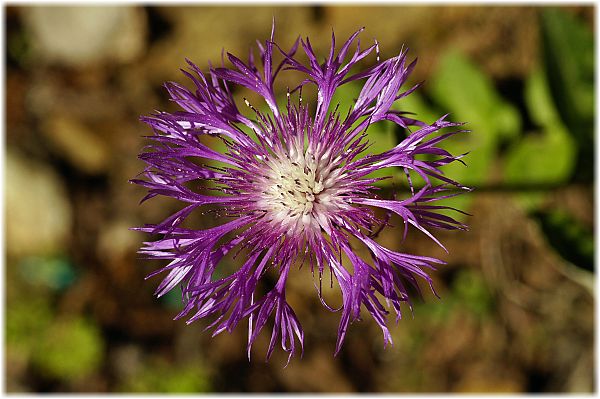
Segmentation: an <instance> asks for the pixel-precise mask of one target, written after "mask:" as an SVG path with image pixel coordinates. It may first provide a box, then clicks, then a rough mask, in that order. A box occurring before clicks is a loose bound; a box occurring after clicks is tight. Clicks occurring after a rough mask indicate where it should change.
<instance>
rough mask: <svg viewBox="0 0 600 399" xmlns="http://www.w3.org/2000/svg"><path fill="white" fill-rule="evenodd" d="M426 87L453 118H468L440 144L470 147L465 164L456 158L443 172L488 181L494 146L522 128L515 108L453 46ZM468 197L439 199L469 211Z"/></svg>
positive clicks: (455, 150) (474, 182) (455, 149)
mask: <svg viewBox="0 0 600 399" xmlns="http://www.w3.org/2000/svg"><path fill="white" fill-rule="evenodd" d="M429 88H430V91H431V95H432V97H433V100H434V101H435V102H436V103H439V104H440V105H441V106H442V108H443V109H445V110H448V111H450V112H451V119H452V120H455V121H458V122H467V124H466V126H465V128H467V129H470V130H471V133H468V134H460V135H457V136H455V137H453V138H451V139H449V140H447V142H445V143H444V144H443V146H444V148H445V149H446V150H448V151H449V152H450V153H452V154H454V155H460V154H464V153H467V152H468V155H467V156H465V158H464V161H465V163H466V164H467V165H468V167H465V166H464V165H462V164H460V163H458V162H455V163H452V164H449V165H447V166H445V167H444V173H445V174H446V175H447V176H449V177H450V178H452V179H454V180H456V181H460V182H461V183H462V184H465V185H468V186H478V185H481V184H484V183H486V182H487V180H488V177H489V174H490V170H491V166H492V164H493V162H494V160H495V159H496V156H497V151H498V145H499V144H500V142H501V141H504V140H509V139H511V138H513V137H515V136H516V135H517V134H518V132H519V130H520V128H521V119H520V116H519V114H518V112H517V110H516V109H515V107H513V106H512V105H511V104H509V103H507V102H506V101H504V100H503V99H502V98H501V97H500V96H499V95H498V93H497V92H496V90H495V88H494V86H493V82H492V80H491V79H490V78H489V77H488V76H486V75H485V74H484V73H483V72H482V71H481V70H480V69H479V68H478V67H477V66H476V65H475V64H473V63H472V62H471V61H469V60H468V59H467V57H465V56H464V55H463V54H461V53H460V52H458V51H456V50H450V51H449V52H447V53H446V54H445V55H443V56H442V58H441V60H440V64H439V66H438V69H437V70H436V72H435V73H434V75H433V77H432V79H431V83H430V85H429ZM471 201H472V196H470V195H460V196H458V197H454V198H450V199H447V200H443V201H440V203H441V204H444V205H448V206H452V207H456V208H458V209H462V210H467V211H468V207H469V205H470V202H471ZM457 218H458V219H459V220H462V219H464V216H458V217H457Z"/></svg>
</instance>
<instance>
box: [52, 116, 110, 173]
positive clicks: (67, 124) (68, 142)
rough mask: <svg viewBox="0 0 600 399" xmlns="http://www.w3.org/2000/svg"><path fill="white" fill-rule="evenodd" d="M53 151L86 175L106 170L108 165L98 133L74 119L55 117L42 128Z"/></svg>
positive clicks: (104, 145)
mask: <svg viewBox="0 0 600 399" xmlns="http://www.w3.org/2000/svg"><path fill="white" fill-rule="evenodd" d="M42 130H43V132H44V133H45V134H46V136H47V137H48V139H49V141H50V143H51V144H52V145H53V146H54V147H55V149H56V150H57V151H58V152H59V153H60V154H61V155H62V156H63V157H64V158H66V159H67V160H69V161H70V162H71V163H72V164H73V165H74V166H76V167H78V168H79V169H81V170H83V171H85V172H87V173H92V174H94V173H99V172H102V171H104V170H106V169H107V168H108V167H109V163H110V152H109V148H108V146H107V145H106V143H105V141H104V140H102V139H101V138H100V134H99V132H95V131H92V130H90V129H89V128H88V127H87V126H85V125H84V124H82V123H81V122H79V121H78V120H76V119H71V118H69V117H65V116H55V117H51V118H49V119H47V121H46V122H45V123H44V124H43V126H42Z"/></svg>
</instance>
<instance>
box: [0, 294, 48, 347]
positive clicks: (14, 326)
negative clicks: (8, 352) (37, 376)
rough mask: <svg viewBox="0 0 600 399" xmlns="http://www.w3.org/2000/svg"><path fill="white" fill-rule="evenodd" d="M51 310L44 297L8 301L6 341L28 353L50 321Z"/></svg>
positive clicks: (10, 345) (9, 344)
mask: <svg viewBox="0 0 600 399" xmlns="http://www.w3.org/2000/svg"><path fill="white" fill-rule="evenodd" d="M52 318H53V315H52V310H51V309H50V306H49V304H48V302H47V301H46V299H45V298H39V297H33V298H30V299H27V300H18V301H13V303H9V306H7V308H6V343H7V345H8V346H9V347H11V348H13V349H16V350H19V351H21V352H23V353H26V354H29V352H31V351H32V350H33V349H32V347H33V346H34V344H35V343H36V342H37V341H39V339H40V338H41V337H42V336H43V335H44V333H45V331H46V330H47V329H48V326H49V325H50V323H51V322H52Z"/></svg>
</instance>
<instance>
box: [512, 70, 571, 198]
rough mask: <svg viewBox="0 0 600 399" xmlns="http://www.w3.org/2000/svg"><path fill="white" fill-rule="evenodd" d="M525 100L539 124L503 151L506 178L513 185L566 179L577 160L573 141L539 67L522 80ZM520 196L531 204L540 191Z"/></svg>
mask: <svg viewBox="0 0 600 399" xmlns="http://www.w3.org/2000/svg"><path fill="white" fill-rule="evenodd" d="M525 102H526V105H527V108H528V109H529V112H530V114H531V118H532V120H533V121H534V122H535V123H537V124H539V125H540V126H541V127H542V129H543V130H542V131H541V132H533V133H531V134H529V135H526V136H524V137H523V138H522V139H521V140H519V141H518V142H516V143H515V144H514V145H513V146H512V147H511V148H510V149H509V151H508V153H507V154H506V159H505V165H504V178H505V182H506V183H508V184H514V185H528V184H529V185H544V184H558V183H562V182H565V181H567V180H568V179H569V177H570V176H571V175H572V173H573V170H574V167H575V162H576V145H575V142H574V140H573V138H572V137H571V136H570V135H569V132H568V131H567V130H566V129H565V127H564V125H563V124H562V122H561V121H560V119H559V118H558V113H557V112H556V109H555V107H554V104H553V102H552V99H551V97H550V91H549V90H548V83H547V79H546V76H545V74H544V73H543V71H542V70H536V71H534V72H533V73H532V74H531V75H530V76H529V78H528V79H527V82H526V84H525ZM518 197H519V199H520V200H521V202H522V204H523V205H524V206H526V207H527V208H530V209H531V208H534V207H536V206H538V205H539V203H540V202H541V201H542V199H543V194H542V193H522V194H519V196H518Z"/></svg>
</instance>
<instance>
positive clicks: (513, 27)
mask: <svg viewBox="0 0 600 399" xmlns="http://www.w3.org/2000/svg"><path fill="white" fill-rule="evenodd" d="M273 16H275V19H276V22H277V26H278V29H277V32H276V39H277V41H278V43H279V44H280V45H282V47H284V48H286V47H289V46H290V45H291V44H292V43H293V40H294V39H295V38H296V37H297V36H298V35H302V36H310V38H311V42H312V43H313V46H314V47H315V48H316V50H317V51H318V52H320V54H323V55H325V54H326V53H325V52H326V51H327V50H328V48H329V40H330V33H331V29H332V28H334V29H335V32H336V35H337V37H338V39H339V40H343V39H345V38H346V37H348V35H349V34H351V33H352V32H354V31H355V30H356V29H357V28H359V27H361V26H365V27H366V28H367V29H366V32H364V33H363V34H362V35H361V38H362V42H363V44H364V45H365V46H366V45H368V44H369V43H371V40H372V38H377V39H378V40H379V42H380V48H381V54H382V57H391V56H394V55H396V54H397V53H398V52H399V50H400V48H401V46H402V45H403V44H404V45H406V46H408V47H409V48H410V49H411V51H410V54H411V55H412V57H416V56H418V57H419V62H418V64H417V67H416V69H415V71H414V73H413V76H412V80H411V81H412V82H417V81H421V80H425V84H424V86H423V88H422V89H421V90H420V91H419V92H418V93H415V94H412V95H411V96H409V98H407V99H405V100H402V102H401V103H399V104H398V105H397V106H398V107H400V108H402V109H405V110H411V111H415V112H417V113H418V114H419V116H420V117H421V118H422V119H424V120H425V121H427V122H431V121H433V120H434V118H437V117H439V116H440V115H442V114H444V113H446V112H450V113H451V118H452V119H454V120H457V121H468V122H469V124H468V127H469V128H470V129H471V130H472V131H473V133H471V134H468V135H463V136H461V137H457V138H456V139H454V140H453V141H451V142H449V143H448V144H447V146H448V148H449V149H450V150H451V151H452V152H455V153H459V152H464V151H470V154H469V155H468V156H467V157H466V158H465V161H466V163H467V164H468V167H466V168H465V167H464V166H460V165H459V166H457V167H453V168H447V169H446V170H447V174H448V175H449V176H450V177H452V178H454V179H456V180H458V181H460V182H462V183H464V184H467V185H471V186H474V187H476V190H475V191H474V193H472V194H470V195H466V196H463V197H461V198H457V199H455V200H453V205H456V206H459V207H460V208H462V209H464V210H466V211H467V212H469V213H471V214H472V215H474V216H472V217H468V218H465V219H463V220H466V221H467V223H469V225H470V227H471V230H470V232H468V233H463V232H458V233H441V234H438V238H440V239H441V241H442V242H443V243H444V244H446V246H447V247H448V250H449V251H450V253H449V254H446V253H445V252H443V251H442V250H441V249H440V248H439V247H437V246H436V245H435V244H434V243H433V242H432V241H431V240H429V239H427V238H426V237H425V236H424V235H422V234H418V233H417V234H415V233H414V232H412V233H413V234H409V238H408V239H407V240H406V241H405V242H404V243H401V242H400V240H401V234H400V233H399V232H400V231H401V230H400V228H397V229H389V230H386V231H385V233H384V234H383V235H382V236H381V237H380V240H379V241H380V242H381V243H383V244H385V245H388V246H389V247H392V248H395V249H399V250H402V251H405V252H409V253H416V254H422V255H430V256H435V257H439V258H441V259H444V260H447V261H448V265H447V266H444V267H442V268H440V270H438V271H437V272H434V273H433V276H434V278H435V282H436V288H437V291H438V293H439V294H440V296H441V297H442V298H441V300H438V299H437V298H435V297H434V296H433V295H432V294H430V293H425V298H424V299H425V300H424V301H422V302H419V303H417V304H416V306H415V309H414V317H411V316H410V312H409V311H408V309H406V311H407V312H406V314H407V317H405V318H404V319H403V320H401V321H400V323H399V324H398V325H397V326H393V327H392V334H393V338H394V343H395V344H394V346H393V347H390V348H388V349H386V350H384V349H383V340H382V337H381V332H380V330H379V328H378V327H377V326H376V324H375V323H374V322H373V320H371V319H370V318H369V317H366V318H365V320H364V321H362V322H359V323H355V324H354V325H352V326H351V328H350V329H349V332H348V334H347V338H346V343H345V347H344V349H343V350H342V352H341V353H340V355H339V356H338V357H335V358H334V357H333V351H334V347H335V340H336V332H337V324H338V320H339V314H332V313H329V312H328V311H326V310H325V309H324V308H323V307H322V306H321V304H320V303H319V301H318V299H317V295H316V292H315V290H314V287H313V284H312V281H311V278H310V274H308V273H304V274H302V273H298V274H297V275H295V276H292V277H294V278H291V279H290V288H289V289H288V292H289V295H292V296H294V297H295V300H294V302H295V303H296V304H297V305H296V307H295V309H296V313H297V314H298V317H299V318H300V320H301V322H302V324H303V326H304V328H305V333H306V339H305V344H306V351H305V354H304V358H303V359H300V358H295V359H293V360H292V362H291V363H290V365H289V366H288V367H287V368H285V369H284V368H283V365H284V364H285V354H283V353H281V351H277V350H276V352H275V355H274V356H273V358H272V359H271V361H270V362H269V363H265V362H264V354H265V350H266V346H267V342H268V337H267V336H266V335H263V336H261V337H260V339H259V340H258V341H257V343H256V344H255V345H254V348H253V358H252V361H251V362H248V360H247V358H246V354H245V342H246V330H245V329H244V328H243V327H240V328H238V329H237V330H236V331H235V332H234V333H233V334H227V333H224V334H222V335H220V336H218V337H216V338H214V339H211V338H210V333H205V332H203V331H202V330H203V328H204V327H206V325H207V323H206V321H200V322H196V323H194V324H192V325H190V326H185V323H184V321H181V320H180V321H176V322H175V321H172V318H173V317H174V316H175V315H176V313H177V312H178V309H179V305H180V304H179V298H178V295H177V294H176V293H175V294H173V295H170V296H167V297H165V298H161V299H160V300H157V299H155V298H154V297H153V296H152V293H153V290H154V289H155V287H156V286H157V284H158V283H159V281H160V280H159V278H154V279H151V280H149V281H144V276H145V275H146V274H148V273H149V272H150V271H151V270H154V269H155V268H156V267H157V266H158V265H157V264H155V263H150V262H147V261H143V260H139V259H138V258H137V255H136V250H137V249H138V247H139V246H140V244H141V242H142V241H143V240H144V239H146V238H147V237H146V236H144V235H143V234H140V233H135V232H131V231H129V230H128V228H129V227H131V226H139V225H141V224H143V223H156V222H158V221H160V220H162V219H163V218H164V217H166V216H167V215H169V214H170V213H171V212H172V211H173V210H174V209H178V208H177V206H174V205H173V204H171V203H165V202H164V201H163V202H161V201H160V200H153V201H149V202H148V203H145V204H143V205H138V201H139V200H140V199H141V198H142V197H143V195H144V194H145V193H144V191H143V190H142V189H141V188H140V187H137V186H134V185H132V184H130V183H128V180H129V179H130V178H132V177H134V176H136V174H138V173H139V172H140V171H141V170H142V169H143V163H142V162H141V161H139V160H138V159H137V154H138V153H139V152H140V150H141V149H142V147H143V146H144V145H146V144H148V142H147V141H146V140H145V139H144V138H143V137H142V136H143V135H147V134H150V130H149V129H148V128H147V127H146V126H145V125H142V124H141V123H140V122H139V121H138V117H139V115H140V114H149V113H151V112H153V110H155V109H161V110H171V111H172V110H174V109H175V108H174V106H173V105H172V104H169V102H168V101H167V94H166V92H165V91H164V90H163V88H162V87H161V85H162V83H163V82H164V81H166V80H175V81H178V82H181V83H184V84H186V85H188V86H189V84H190V83H189V82H188V81H186V79H185V78H184V77H183V75H182V74H181V73H180V71H179V68H181V67H184V66H185V60H184V58H185V57H188V58H190V59H191V60H193V61H194V62H196V63H197V64H198V65H199V66H200V67H201V68H203V69H205V68H206V67H207V64H208V60H211V61H213V62H215V63H218V62H219V60H220V54H221V50H222V48H225V49H226V50H227V51H230V52H232V53H234V54H236V55H239V56H241V57H242V58H245V57H246V54H247V52H248V47H249V46H251V45H253V44H254V40H255V39H260V40H264V39H267V38H268V35H269V33H270V29H271V19H272V17H273ZM5 18H6V20H5V29H6V54H5V60H6V61H5V62H6V72H7V75H6V80H5V83H6V86H5V93H6V97H5V104H6V109H5V111H6V130H5V132H6V138H5V140H6V152H5V154H4V156H5V178H6V180H5V184H6V186H5V189H6V191H5V200H6V202H5V204H6V209H5V212H6V213H5V217H6V228H5V232H6V247H5V248H6V259H5V265H6V270H5V278H6V279H5V282H6V316H5V317H6V319H5V328H6V330H5V333H6V341H5V342H6V348H5V366H6V367H5V373H6V375H5V378H6V389H7V391H8V392H157V393H165V392H333V393H337V392H388V393H394V392H581V393H585V392H592V391H593V390H595V388H596V387H595V385H594V375H595V370H594V367H595V363H594V355H593V354H594V340H593V337H594V317H593V313H594V312H593V311H594V295H595V293H594V236H593V231H594V198H593V195H594V187H593V184H594V183H593V182H594V176H593V173H594V172H593V164H594V150H593V148H594V132H593V127H594V125H593V123H594V86H593V82H594V53H593V48H594V40H593V37H594V36H593V32H594V23H595V21H594V9H593V7H582V6H576V7H563V8H556V7H553V8H546V7H462V6H461V7H457V6H455V7H399V6H390V7H359V6H353V7H339V6H311V7H267V6H263V7H247V8H244V7H137V6H121V7H108V6H106V7H50V6H35V7H7V8H6V9H5ZM371 58H372V57H371ZM372 61H373V60H372V59H371V60H370V61H369V62H372ZM342 97H343V96H342ZM340 101H342V102H343V101H345V100H344V99H343V98H342V99H341V100H340ZM370 129H371V128H370ZM370 134H371V137H370V139H371V140H372V141H375V143H376V145H379V144H382V145H385V146H388V145H393V144H394V143H395V142H397V140H398V137H399V132H397V131H393V130H392V131H388V130H385V129H384V128H380V129H375V128H373V131H371V130H370ZM392 222H394V220H392ZM397 222H398V221H396V224H398V223H397ZM303 270H304V269H303Z"/></svg>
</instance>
